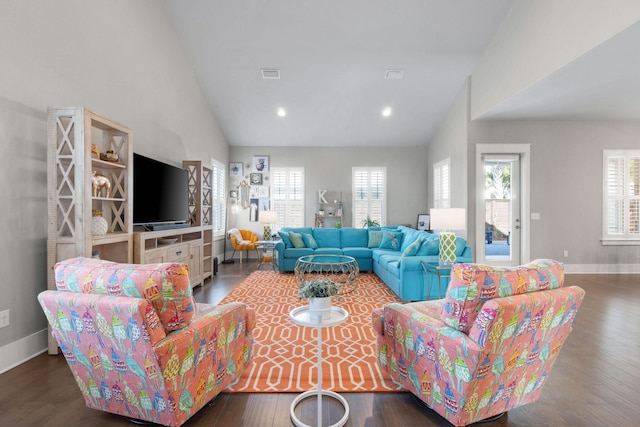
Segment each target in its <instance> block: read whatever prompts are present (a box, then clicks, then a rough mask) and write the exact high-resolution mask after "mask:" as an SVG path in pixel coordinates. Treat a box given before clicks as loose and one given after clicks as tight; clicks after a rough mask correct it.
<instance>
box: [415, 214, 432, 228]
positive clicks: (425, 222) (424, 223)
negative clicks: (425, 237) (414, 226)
mask: <svg viewBox="0 0 640 427" xmlns="http://www.w3.org/2000/svg"><path fill="white" fill-rule="evenodd" d="M430 229H431V216H430V215H429V214H418V230H422V231H429V230H430Z"/></svg>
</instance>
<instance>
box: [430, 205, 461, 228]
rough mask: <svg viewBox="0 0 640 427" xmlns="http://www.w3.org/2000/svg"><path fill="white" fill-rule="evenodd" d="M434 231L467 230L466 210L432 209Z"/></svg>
mask: <svg viewBox="0 0 640 427" xmlns="http://www.w3.org/2000/svg"><path fill="white" fill-rule="evenodd" d="M431 229H432V230H465V229H466V215H465V210H464V208H442V209H431Z"/></svg>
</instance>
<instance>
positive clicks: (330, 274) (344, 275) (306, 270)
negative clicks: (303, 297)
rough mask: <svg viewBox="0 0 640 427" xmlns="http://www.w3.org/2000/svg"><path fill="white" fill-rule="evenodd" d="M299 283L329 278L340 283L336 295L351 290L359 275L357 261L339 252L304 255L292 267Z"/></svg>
mask: <svg viewBox="0 0 640 427" xmlns="http://www.w3.org/2000/svg"><path fill="white" fill-rule="evenodd" d="M293 271H294V273H295V278H296V281H297V282H298V284H299V285H302V284H303V283H304V282H306V281H309V280H314V279H329V280H333V281H334V282H336V283H338V284H340V285H342V286H341V288H340V292H339V293H338V295H343V294H347V293H349V292H353V291H354V290H355V289H356V281H357V280H358V278H359V277H360V268H359V267H358V261H356V259H355V258H354V257H350V256H347V255H341V254H318V255H305V256H301V257H300V258H298V260H297V261H296V265H295V267H294V269H293Z"/></svg>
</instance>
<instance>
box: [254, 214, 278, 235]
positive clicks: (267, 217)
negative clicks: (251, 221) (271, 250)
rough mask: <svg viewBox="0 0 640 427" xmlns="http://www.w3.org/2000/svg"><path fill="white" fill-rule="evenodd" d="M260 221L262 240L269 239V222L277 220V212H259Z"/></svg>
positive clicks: (273, 222)
mask: <svg viewBox="0 0 640 427" xmlns="http://www.w3.org/2000/svg"><path fill="white" fill-rule="evenodd" d="M259 216H260V222H261V223H262V224H264V235H263V240H271V224H276V223H277V222H278V213H277V212H276V211H262V212H260V215H259Z"/></svg>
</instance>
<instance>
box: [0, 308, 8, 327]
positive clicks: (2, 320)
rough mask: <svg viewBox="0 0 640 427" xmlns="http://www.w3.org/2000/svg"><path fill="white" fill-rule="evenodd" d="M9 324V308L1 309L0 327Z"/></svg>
mask: <svg viewBox="0 0 640 427" xmlns="http://www.w3.org/2000/svg"><path fill="white" fill-rule="evenodd" d="M5 326H9V310H8V309H7V310H4V311H0V328H4V327H5Z"/></svg>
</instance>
